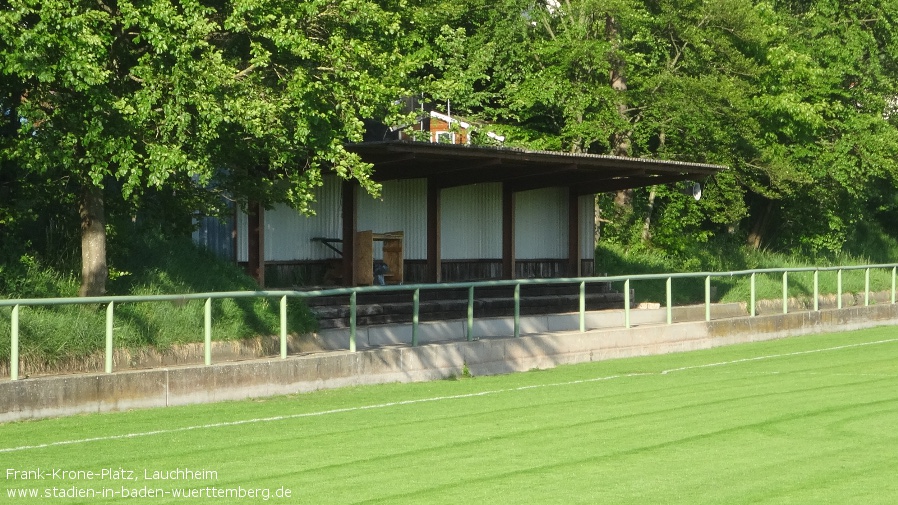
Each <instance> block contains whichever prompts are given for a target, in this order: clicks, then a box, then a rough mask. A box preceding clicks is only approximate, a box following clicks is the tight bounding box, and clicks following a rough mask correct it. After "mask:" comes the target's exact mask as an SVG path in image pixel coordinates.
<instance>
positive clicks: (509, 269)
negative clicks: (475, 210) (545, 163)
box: [502, 183, 516, 279]
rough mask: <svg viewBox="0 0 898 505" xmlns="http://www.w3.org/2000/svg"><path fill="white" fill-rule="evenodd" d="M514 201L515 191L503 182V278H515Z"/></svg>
mask: <svg viewBox="0 0 898 505" xmlns="http://www.w3.org/2000/svg"><path fill="white" fill-rule="evenodd" d="M514 202H515V193H514V191H513V190H512V189H511V187H510V186H509V185H508V183H503V184H502V278H503V279H514V278H515V276H516V275H515V248H514Z"/></svg>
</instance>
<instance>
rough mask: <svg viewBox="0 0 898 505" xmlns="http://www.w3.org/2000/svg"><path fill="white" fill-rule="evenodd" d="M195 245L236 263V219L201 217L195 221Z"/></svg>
mask: <svg viewBox="0 0 898 505" xmlns="http://www.w3.org/2000/svg"><path fill="white" fill-rule="evenodd" d="M195 223H196V225H197V229H196V230H195V231H194V232H193V243H194V244H198V245H201V246H203V247H205V248H206V249H208V250H210V251H212V252H213V253H215V255H216V256H218V257H219V258H222V259H225V260H228V261H234V235H233V233H234V217H233V216H231V217H227V218H224V219H218V218H215V217H201V218H197V219H196V220H195Z"/></svg>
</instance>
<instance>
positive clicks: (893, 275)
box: [892, 267, 898, 303]
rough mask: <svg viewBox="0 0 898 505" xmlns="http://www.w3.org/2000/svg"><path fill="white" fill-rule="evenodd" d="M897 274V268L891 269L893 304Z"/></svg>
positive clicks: (893, 301)
mask: <svg viewBox="0 0 898 505" xmlns="http://www.w3.org/2000/svg"><path fill="white" fill-rule="evenodd" d="M896 273H898V267H892V303H895V277H898V276H896Z"/></svg>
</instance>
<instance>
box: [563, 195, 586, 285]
mask: <svg viewBox="0 0 898 505" xmlns="http://www.w3.org/2000/svg"><path fill="white" fill-rule="evenodd" d="M567 215H568V218H567V229H568V232H567V242H568V254H567V258H568V271H567V273H568V275H569V276H570V277H580V276H581V275H582V271H581V269H582V266H581V265H582V263H583V262H582V261H581V260H582V257H581V254H580V251H581V248H580V196H579V195H578V194H577V192H576V191H574V188H568V213H567Z"/></svg>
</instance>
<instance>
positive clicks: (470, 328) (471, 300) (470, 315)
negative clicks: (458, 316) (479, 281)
mask: <svg viewBox="0 0 898 505" xmlns="http://www.w3.org/2000/svg"><path fill="white" fill-rule="evenodd" d="M465 336H466V337H467V338H468V342H471V341H473V340H474V286H471V287H469V288H468V331H467V333H466V335H465Z"/></svg>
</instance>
